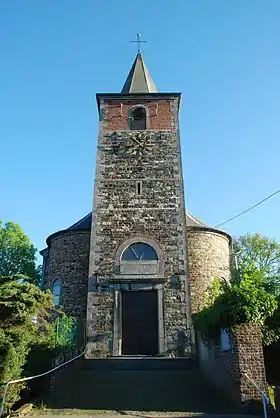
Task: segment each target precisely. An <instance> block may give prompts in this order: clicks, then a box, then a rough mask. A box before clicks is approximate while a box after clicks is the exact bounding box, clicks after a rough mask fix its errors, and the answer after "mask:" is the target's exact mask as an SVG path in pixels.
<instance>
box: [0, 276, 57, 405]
mask: <svg viewBox="0 0 280 418" xmlns="http://www.w3.org/2000/svg"><path fill="white" fill-rule="evenodd" d="M52 305H53V303H52V295H51V294H50V292H43V291H42V290H40V289H39V288H38V287H37V286H35V285H33V284H31V283H27V282H21V281H19V280H18V276H15V277H13V276H8V277H7V276H5V277H2V278H0V357H1V363H0V383H1V384H2V385H3V384H4V383H5V382H8V381H10V380H13V379H18V378H21V377H22V372H23V368H24V365H25V363H26V360H27V356H28V353H29V352H30V350H31V349H32V347H34V346H38V345H40V344H42V345H45V346H48V347H53V346H54V344H55V330H54V326H53V325H52V323H51V322H50V320H49V319H50V312H51V309H52ZM24 386H25V384H24V383H22V384H16V385H11V386H10V387H9V391H8V394H7V398H6V408H5V411H6V412H7V411H8V410H9V408H10V407H11V406H12V405H13V404H14V403H15V402H16V401H17V400H19V398H20V391H21V390H22V389H23V387H24ZM2 391H3V387H2V389H1V390H0V394H1V392H2Z"/></svg>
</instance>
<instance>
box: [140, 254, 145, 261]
mask: <svg viewBox="0 0 280 418" xmlns="http://www.w3.org/2000/svg"><path fill="white" fill-rule="evenodd" d="M143 255H144V253H142V255H141V257H140V258H139V261H140V260H142V257H143Z"/></svg>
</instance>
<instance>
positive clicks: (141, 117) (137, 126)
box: [129, 106, 147, 131]
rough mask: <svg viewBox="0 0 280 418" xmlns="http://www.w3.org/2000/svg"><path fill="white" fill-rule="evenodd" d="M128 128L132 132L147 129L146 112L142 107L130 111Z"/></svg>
mask: <svg viewBox="0 0 280 418" xmlns="http://www.w3.org/2000/svg"><path fill="white" fill-rule="evenodd" d="M129 128H130V129H131V130H134V131H142V130H145V129H147V112H146V109H145V108H144V107H141V106H137V107H134V108H133V109H132V110H131V111H130V116H129Z"/></svg>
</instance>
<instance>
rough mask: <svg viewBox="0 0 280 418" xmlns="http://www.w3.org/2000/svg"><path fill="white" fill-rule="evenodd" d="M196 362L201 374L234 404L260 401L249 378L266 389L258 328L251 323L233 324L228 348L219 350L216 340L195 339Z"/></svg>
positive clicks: (247, 404)
mask: <svg viewBox="0 0 280 418" xmlns="http://www.w3.org/2000/svg"><path fill="white" fill-rule="evenodd" d="M198 347H199V363H200V367H201V368H202V370H203V371H204V373H205V375H206V376H207V377H208V378H209V379H210V380H211V381H212V382H213V383H215V385H216V386H217V387H219V388H220V389H221V390H223V391H225V392H226V393H227V394H228V395H229V396H230V397H231V398H232V399H233V400H234V401H236V402H237V403H238V404H243V405H244V406H246V407H252V406H254V404H256V405H257V406H259V405H260V401H261V395H260V393H259V391H257V390H256V389H255V387H254V386H253V385H252V384H251V383H250V381H249V379H248V378H251V379H252V380H253V381H254V382H255V384H257V385H258V386H259V388H260V389H261V390H264V391H265V392H266V393H267V383H266V376H265V366H264V358H263V347H262V337H261V330H260V328H259V327H258V326H255V325H252V324H242V325H239V326H238V327H236V330H235V332H234V334H232V344H231V348H230V349H229V350H226V351H222V349H221V346H220V344H219V342H218V341H217V342H215V343H214V342H212V344H211V343H210V345H208V347H205V346H204V345H203V344H202V342H201V340H200V339H199V341H198Z"/></svg>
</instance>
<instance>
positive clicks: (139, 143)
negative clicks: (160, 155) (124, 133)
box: [126, 132, 153, 158]
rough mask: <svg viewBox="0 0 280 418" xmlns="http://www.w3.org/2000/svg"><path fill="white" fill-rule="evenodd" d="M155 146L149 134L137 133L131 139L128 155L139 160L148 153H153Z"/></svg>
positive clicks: (127, 148)
mask: <svg viewBox="0 0 280 418" xmlns="http://www.w3.org/2000/svg"><path fill="white" fill-rule="evenodd" d="M152 149H153V144H152V143H151V138H150V136H149V135H148V134H147V133H139V132H138V133H136V134H134V135H132V136H131V137H130V138H129V141H128V143H127V146H126V154H127V155H131V156H135V157H137V158H141V157H143V156H144V155H145V154H146V153H149V152H151V151H152Z"/></svg>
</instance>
